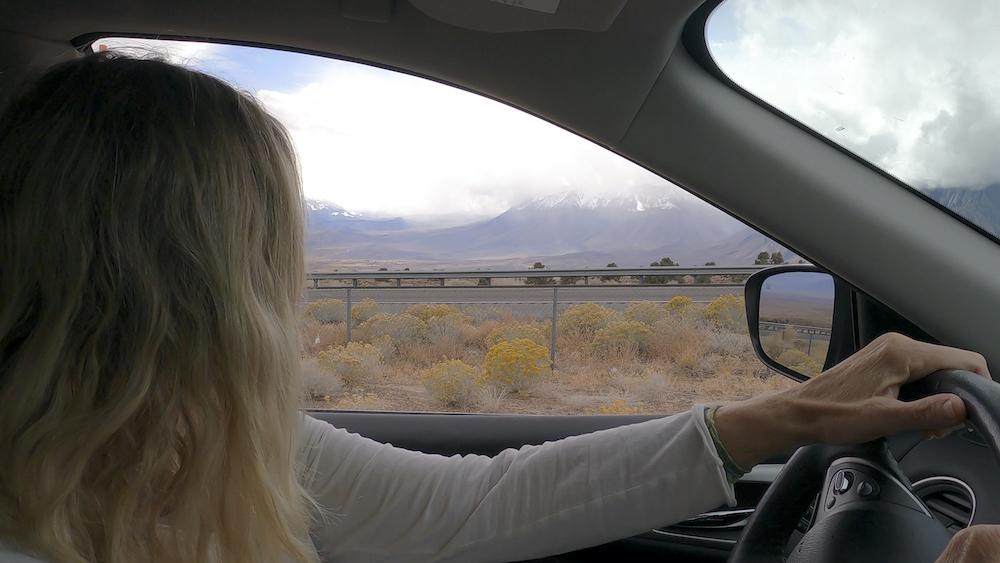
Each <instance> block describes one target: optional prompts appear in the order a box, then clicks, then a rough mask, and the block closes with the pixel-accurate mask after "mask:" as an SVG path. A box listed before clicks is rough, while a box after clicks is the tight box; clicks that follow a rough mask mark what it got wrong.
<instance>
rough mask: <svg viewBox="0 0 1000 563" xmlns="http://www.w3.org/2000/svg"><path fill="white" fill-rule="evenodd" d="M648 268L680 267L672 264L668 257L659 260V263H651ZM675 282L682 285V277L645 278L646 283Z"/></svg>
mask: <svg viewBox="0 0 1000 563" xmlns="http://www.w3.org/2000/svg"><path fill="white" fill-rule="evenodd" d="M650 266H653V267H657V266H680V264H678V263H676V262H674V261H673V260H671V259H670V257H669V256H667V257H665V258H660V261H659V262H652V263H651V264H650ZM672 281H675V282H677V283H684V277H683V276H646V283H670V282H672Z"/></svg>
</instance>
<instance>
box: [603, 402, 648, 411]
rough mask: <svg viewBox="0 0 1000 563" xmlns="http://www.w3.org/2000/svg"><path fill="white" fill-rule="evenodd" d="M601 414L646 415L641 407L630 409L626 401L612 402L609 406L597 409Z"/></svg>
mask: <svg viewBox="0 0 1000 563" xmlns="http://www.w3.org/2000/svg"><path fill="white" fill-rule="evenodd" d="M597 412H598V413H599V414H644V413H645V411H643V410H642V409H641V408H639V407H630V406H628V403H626V402H625V399H618V400H617V401H612V402H611V404H609V405H607V406H602V407H599V408H598V409H597Z"/></svg>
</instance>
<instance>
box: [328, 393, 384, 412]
mask: <svg viewBox="0 0 1000 563" xmlns="http://www.w3.org/2000/svg"><path fill="white" fill-rule="evenodd" d="M333 408H335V409H339V410H354V411H381V410H385V409H386V408H388V403H387V402H386V401H385V399H383V398H382V397H379V396H378V394H377V393H374V392H368V393H366V392H364V391H353V392H349V393H345V394H344V396H343V397H342V398H341V399H340V400H339V401H337V403H336V404H335V405H333Z"/></svg>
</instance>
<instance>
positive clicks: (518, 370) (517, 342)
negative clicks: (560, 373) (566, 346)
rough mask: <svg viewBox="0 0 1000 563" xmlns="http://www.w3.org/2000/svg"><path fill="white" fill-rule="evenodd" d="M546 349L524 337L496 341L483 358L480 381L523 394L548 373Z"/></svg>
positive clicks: (549, 369) (547, 353)
mask: <svg viewBox="0 0 1000 563" xmlns="http://www.w3.org/2000/svg"><path fill="white" fill-rule="evenodd" d="M551 371H552V368H551V366H550V364H549V351H548V350H547V349H546V348H545V347H544V346H541V345H539V344H537V343H535V342H532V341H531V340H528V339H527V338H516V339H514V340H505V341H503V342H499V343H497V344H496V345H494V346H492V347H491V348H490V351H489V352H487V353H486V358H485V359H484V360H483V372H482V382H483V383H484V384H493V385H497V386H499V387H502V388H503V389H506V390H510V391H516V392H518V393H521V394H524V393H527V392H529V391H531V389H532V388H533V387H534V386H535V385H537V384H538V382H539V381H541V380H542V378H544V377H545V376H547V375H548V374H549V373H551Z"/></svg>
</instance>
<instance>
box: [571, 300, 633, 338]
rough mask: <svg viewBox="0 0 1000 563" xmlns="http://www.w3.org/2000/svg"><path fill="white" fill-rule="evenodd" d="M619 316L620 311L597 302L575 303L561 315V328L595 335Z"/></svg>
mask: <svg viewBox="0 0 1000 563" xmlns="http://www.w3.org/2000/svg"><path fill="white" fill-rule="evenodd" d="M618 318H619V314H618V312H616V311H615V310H613V309H610V308H608V307H604V306H603V305H598V304H597V303H584V304H582V305H574V306H572V307H570V308H569V309H566V310H565V311H564V312H563V314H561V315H559V330H560V331H562V332H575V333H579V334H584V335H588V336H593V335H594V333H595V332H597V331H598V330H600V329H602V328H604V327H606V326H608V324H609V323H611V322H612V321H615V320H617V319H618Z"/></svg>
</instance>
